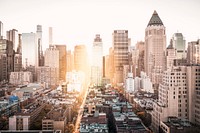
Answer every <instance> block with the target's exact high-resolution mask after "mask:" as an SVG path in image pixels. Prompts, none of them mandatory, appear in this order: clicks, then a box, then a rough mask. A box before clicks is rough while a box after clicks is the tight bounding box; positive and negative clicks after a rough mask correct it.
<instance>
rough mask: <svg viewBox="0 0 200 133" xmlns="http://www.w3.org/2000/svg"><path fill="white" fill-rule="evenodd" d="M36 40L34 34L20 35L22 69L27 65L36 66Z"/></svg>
mask: <svg viewBox="0 0 200 133" xmlns="http://www.w3.org/2000/svg"><path fill="white" fill-rule="evenodd" d="M36 44H37V38H36V34H35V33H33V32H31V33H22V64H23V66H24V67H27V66H29V65H32V66H36V64H37V63H36V62H37V61H38V60H37V57H38V56H37V50H38V48H37V45H36Z"/></svg>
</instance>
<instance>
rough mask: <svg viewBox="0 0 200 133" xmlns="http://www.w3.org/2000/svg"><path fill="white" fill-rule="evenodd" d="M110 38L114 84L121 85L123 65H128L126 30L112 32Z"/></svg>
mask: <svg viewBox="0 0 200 133" xmlns="http://www.w3.org/2000/svg"><path fill="white" fill-rule="evenodd" d="M112 36H113V55H114V82H115V83H123V81H124V77H123V65H128V46H129V39H128V30H114V32H113V34H112Z"/></svg>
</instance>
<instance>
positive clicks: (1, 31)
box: [0, 21, 3, 39]
mask: <svg viewBox="0 0 200 133" xmlns="http://www.w3.org/2000/svg"><path fill="white" fill-rule="evenodd" d="M0 39H3V23H2V22H1V21H0Z"/></svg>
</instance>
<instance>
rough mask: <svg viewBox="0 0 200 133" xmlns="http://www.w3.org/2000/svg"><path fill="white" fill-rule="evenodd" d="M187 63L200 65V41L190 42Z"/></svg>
mask: <svg viewBox="0 0 200 133" xmlns="http://www.w3.org/2000/svg"><path fill="white" fill-rule="evenodd" d="M187 63H188V64H200V39H198V40H197V41H192V42H188V48H187Z"/></svg>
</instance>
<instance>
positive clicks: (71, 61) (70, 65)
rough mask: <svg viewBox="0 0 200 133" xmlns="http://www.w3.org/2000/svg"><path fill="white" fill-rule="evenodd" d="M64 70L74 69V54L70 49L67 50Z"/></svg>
mask: <svg viewBox="0 0 200 133" xmlns="http://www.w3.org/2000/svg"><path fill="white" fill-rule="evenodd" d="M66 69H67V70H66V71H67V72H71V71H72V70H73V69H74V56H73V53H72V52H71V50H68V51H67V66H66Z"/></svg>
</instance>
